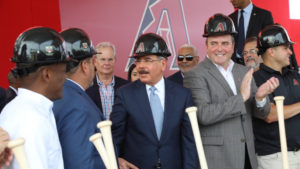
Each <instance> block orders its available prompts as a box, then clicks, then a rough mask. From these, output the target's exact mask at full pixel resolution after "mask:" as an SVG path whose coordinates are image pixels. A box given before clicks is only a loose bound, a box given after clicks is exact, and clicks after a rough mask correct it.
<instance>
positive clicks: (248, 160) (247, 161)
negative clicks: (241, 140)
mask: <svg viewBox="0 0 300 169" xmlns="http://www.w3.org/2000/svg"><path fill="white" fill-rule="evenodd" d="M245 145H246V144H245ZM244 169H252V167H251V164H250V158H249V155H248V150H247V146H246V147H245V166H244Z"/></svg>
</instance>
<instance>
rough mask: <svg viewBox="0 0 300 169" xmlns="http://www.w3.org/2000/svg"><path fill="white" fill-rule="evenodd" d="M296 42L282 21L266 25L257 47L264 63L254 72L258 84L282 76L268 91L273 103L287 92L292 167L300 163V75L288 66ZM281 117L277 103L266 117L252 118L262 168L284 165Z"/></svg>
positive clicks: (287, 134) (274, 168) (274, 167)
mask: <svg viewBox="0 0 300 169" xmlns="http://www.w3.org/2000/svg"><path fill="white" fill-rule="evenodd" d="M291 44H294V42H292V41H291V40H290V38H289V35H288V33H287V32H286V30H285V29H284V28H283V27H282V26H280V25H277V24H275V25H271V26H268V27H266V28H265V29H263V30H262V31H261V32H260V34H259V36H258V49H259V53H260V54H261V55H262V59H263V63H261V65H260V68H259V70H258V71H257V72H255V73H254V75H253V76H254V79H255V81H256V84H257V86H260V85H261V84H262V83H264V82H265V81H266V80H267V79H268V78H270V77H276V78H278V79H279V83H280V85H279V87H278V88H277V89H276V90H274V92H272V93H271V94H270V95H269V98H270V101H271V102H272V103H274V97H275V96H284V97H285V100H284V118H285V119H286V120H285V128H286V137H287V148H288V158H289V163H290V168H291V169H297V168H299V166H300V151H299V149H300V135H299V133H300V115H299V113H300V75H299V73H298V72H297V71H294V70H291V69H289V68H287V66H288V65H290V57H291V55H292V51H291V50H290V45H291ZM277 120H278V117H277V111H276V107H275V105H274V104H272V105H271V111H270V114H269V115H268V116H267V117H266V118H265V119H257V118H254V119H253V130H254V135H255V138H256V140H255V148H256V153H257V155H258V156H257V159H258V164H259V167H258V168H259V169H263V168H272V169H279V168H282V159H281V148H280V141H279V140H280V138H279V130H278V122H277Z"/></svg>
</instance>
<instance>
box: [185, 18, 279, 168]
mask: <svg viewBox="0 0 300 169" xmlns="http://www.w3.org/2000/svg"><path fill="white" fill-rule="evenodd" d="M236 33H237V32H236V31H235V27H234V24H233V21H232V20H231V19H230V18H229V17H227V16H225V15H223V14H215V15H213V16H211V17H210V18H209V19H208V21H207V22H206V24H205V27H204V34H203V37H205V38H206V51H207V56H206V58H205V60H204V61H202V62H201V63H200V64H199V65H198V66H196V68H194V69H192V70H191V71H189V72H187V73H185V74H184V75H185V76H184V80H183V81H184V86H185V87H187V88H189V89H190V90H191V91H192V96H193V100H194V103H195V104H196V106H197V107H198V111H197V115H198V122H199V127H200V130H201V136H202V140H203V147H204V151H205V155H206V157H207V158H206V159H207V164H208V168H210V169H252V168H257V160H256V156H255V150H254V136H253V131H252V116H256V117H257V118H260V119H264V118H265V117H266V116H267V115H268V113H269V110H270V106H269V100H268V98H267V97H266V96H267V95H268V94H269V93H271V92H272V91H273V90H274V88H276V87H277V86H278V84H277V82H278V81H276V79H275V78H271V79H270V80H268V81H267V82H266V83H264V84H263V85H262V86H261V87H260V88H258V89H257V87H256V85H255V82H254V81H253V80H252V73H253V69H250V70H249V68H246V67H245V66H243V65H240V64H236V63H234V62H233V61H232V60H231V56H232V54H233V52H234V35H235V34H236Z"/></svg>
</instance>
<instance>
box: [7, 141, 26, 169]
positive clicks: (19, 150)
mask: <svg viewBox="0 0 300 169" xmlns="http://www.w3.org/2000/svg"><path fill="white" fill-rule="evenodd" d="M24 142H25V140H24V138H17V139H14V140H11V141H9V142H8V145H7V147H8V148H10V149H11V150H12V151H13V153H14V155H15V157H16V160H17V162H18V164H19V167H20V169H29V165H28V162H27V158H26V154H25V150H24Z"/></svg>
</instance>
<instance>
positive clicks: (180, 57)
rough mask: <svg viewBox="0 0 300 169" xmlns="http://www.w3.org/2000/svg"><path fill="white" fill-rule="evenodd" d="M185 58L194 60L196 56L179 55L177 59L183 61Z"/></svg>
mask: <svg viewBox="0 0 300 169" xmlns="http://www.w3.org/2000/svg"><path fill="white" fill-rule="evenodd" d="M184 58H185V59H186V60H187V61H192V60H193V59H194V56H192V55H186V56H183V55H179V56H178V57H177V60H178V61H183V59H184Z"/></svg>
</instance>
